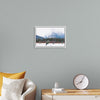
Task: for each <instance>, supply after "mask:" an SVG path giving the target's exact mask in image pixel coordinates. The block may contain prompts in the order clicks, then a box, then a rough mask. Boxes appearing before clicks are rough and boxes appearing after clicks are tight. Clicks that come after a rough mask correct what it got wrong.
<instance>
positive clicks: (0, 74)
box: [0, 72, 26, 96]
mask: <svg viewBox="0 0 100 100" xmlns="http://www.w3.org/2000/svg"><path fill="white" fill-rule="evenodd" d="M25 73H26V72H21V73H3V72H0V96H1V89H2V84H3V77H6V78H11V79H22V78H24V76H25Z"/></svg>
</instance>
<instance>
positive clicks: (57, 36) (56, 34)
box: [48, 32, 65, 39]
mask: <svg viewBox="0 0 100 100" xmlns="http://www.w3.org/2000/svg"><path fill="white" fill-rule="evenodd" d="M48 38H59V39H64V38H65V35H64V34H63V33H59V34H58V33H55V32H53V33H52V34H51V35H49V36H48Z"/></svg>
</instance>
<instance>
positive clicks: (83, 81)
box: [73, 74, 89, 89]
mask: <svg viewBox="0 0 100 100" xmlns="http://www.w3.org/2000/svg"><path fill="white" fill-rule="evenodd" d="M73 81H74V86H75V87H76V88H77V89H85V88H87V86H88V85H89V80H88V78H87V76H85V75H83V74H78V75H76V76H75V78H74V80H73Z"/></svg>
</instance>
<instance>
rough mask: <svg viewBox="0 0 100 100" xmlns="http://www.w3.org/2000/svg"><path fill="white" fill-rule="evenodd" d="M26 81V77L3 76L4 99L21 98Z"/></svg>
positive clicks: (15, 99)
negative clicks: (12, 77)
mask: <svg viewBox="0 0 100 100" xmlns="http://www.w3.org/2000/svg"><path fill="white" fill-rule="evenodd" d="M24 83H25V79H9V78H6V77H3V86H2V91H1V97H2V100H20V99H21V94H22V90H23V86H24Z"/></svg>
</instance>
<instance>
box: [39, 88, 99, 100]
mask: <svg viewBox="0 0 100 100" xmlns="http://www.w3.org/2000/svg"><path fill="white" fill-rule="evenodd" d="M65 91H66V93H56V94H54V93H53V92H52V90H51V89H43V90H42V91H41V92H42V94H41V95H42V100H100V89H87V90H76V89H65Z"/></svg>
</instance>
